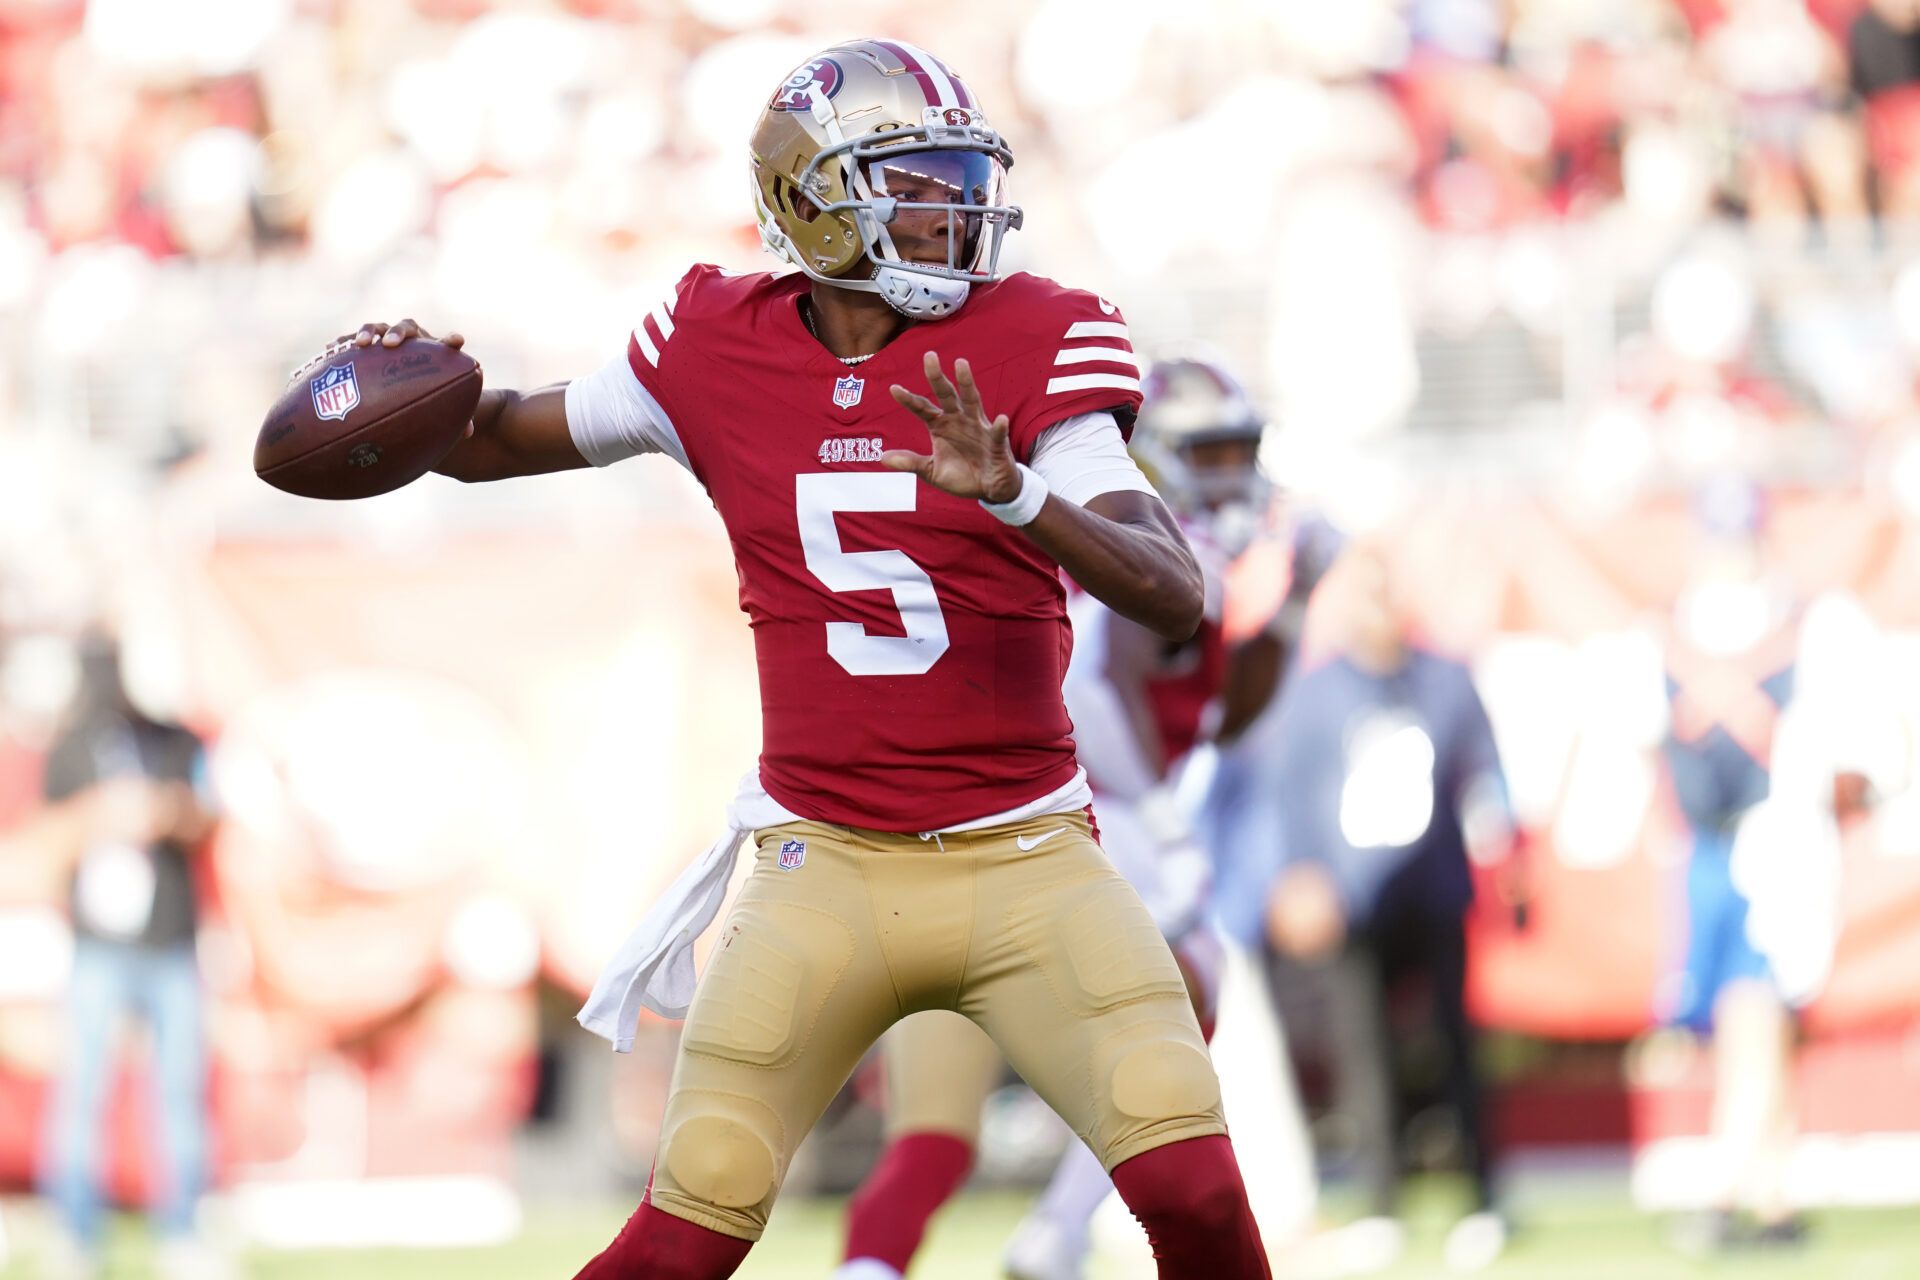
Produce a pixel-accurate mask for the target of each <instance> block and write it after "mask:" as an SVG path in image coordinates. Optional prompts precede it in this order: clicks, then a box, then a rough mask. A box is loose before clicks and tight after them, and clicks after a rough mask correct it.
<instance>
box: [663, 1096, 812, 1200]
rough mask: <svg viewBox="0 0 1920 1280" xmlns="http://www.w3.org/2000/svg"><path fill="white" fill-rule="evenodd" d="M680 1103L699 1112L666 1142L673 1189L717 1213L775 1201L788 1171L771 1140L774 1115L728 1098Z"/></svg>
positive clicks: (667, 1169)
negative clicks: (687, 1104) (719, 1210)
mask: <svg viewBox="0 0 1920 1280" xmlns="http://www.w3.org/2000/svg"><path fill="white" fill-rule="evenodd" d="M679 1101H681V1102H683V1103H684V1102H688V1101H691V1102H693V1103H694V1105H695V1108H697V1109H695V1110H694V1111H693V1114H691V1115H688V1116H686V1117H685V1118H684V1119H682V1120H679V1121H678V1122H677V1123H674V1124H672V1125H671V1127H670V1128H669V1129H668V1130H667V1133H666V1135H665V1136H664V1138H663V1139H662V1141H661V1144H660V1161H659V1162H660V1168H661V1169H662V1170H664V1171H665V1173H666V1174H667V1180H668V1181H669V1183H670V1187H671V1189H673V1190H677V1191H679V1192H680V1193H681V1194H683V1195H685V1196H688V1197H690V1198H692V1199H694V1200H697V1201H699V1202H701V1203H703V1204H707V1205H711V1206H713V1207H714V1208H716V1209H733V1210H740V1209H749V1210H750V1209H752V1208H753V1207H754V1206H756V1205H760V1204H762V1203H764V1202H767V1201H770V1200H772V1198H773V1193H774V1191H775V1190H776V1189H777V1188H778V1187H779V1185H780V1178H781V1176H782V1174H783V1173H784V1172H785V1168H784V1162H783V1161H782V1160H781V1158H780V1157H779V1156H778V1155H777V1154H776V1151H777V1150H778V1148H779V1146H780V1144H779V1143H778V1142H777V1141H775V1140H773V1139H772V1137H771V1135H773V1134H777V1133H778V1132H779V1122H778V1120H777V1119H775V1118H774V1117H773V1115H772V1113H771V1112H766V1113H765V1114H758V1113H760V1112H765V1111H766V1109H765V1108H764V1107H763V1106H761V1105H760V1104H758V1103H755V1102H753V1101H752V1100H751V1099H747V1098H735V1097H733V1096H731V1095H728V1094H708V1095H704V1096H701V1097H699V1098H697V1099H685V1098H683V1099H680V1100H679ZM656 1181H661V1179H659V1178H658V1176H657V1175H656ZM748 1216H753V1215H751V1214H750V1215H748Z"/></svg>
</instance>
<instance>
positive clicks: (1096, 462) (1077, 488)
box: [568, 400, 1154, 507]
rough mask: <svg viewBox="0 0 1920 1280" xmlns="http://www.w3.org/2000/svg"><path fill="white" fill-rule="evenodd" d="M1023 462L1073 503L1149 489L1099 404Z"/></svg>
mask: <svg viewBox="0 0 1920 1280" xmlns="http://www.w3.org/2000/svg"><path fill="white" fill-rule="evenodd" d="M568 407H569V409H571V407H572V402H571V400H569V402H568ZM582 452H585V451H584V450H582ZM589 456H591V455H589ZM1027 465H1028V466H1030V467H1032V468H1033V469H1034V470H1035V471H1037V472H1039V473H1040V478H1041V479H1042V480H1045V481H1046V482H1047V488H1048V489H1049V490H1050V491H1052V492H1054V493H1057V494H1059V495H1060V497H1061V499H1062V500H1063V501H1066V502H1071V503H1073V504H1075V505H1076V506H1082V507H1084V506H1086V505H1087V503H1089V502H1091V501H1093V500H1094V499H1095V498H1097V497H1099V496H1100V495H1101V494H1103V493H1152V492H1153V491H1154V489H1153V485H1152V484H1150V483H1149V482H1148V480H1147V477H1146V476H1145V475H1144V474H1142V473H1141V470H1140V468H1139V467H1138V466H1137V465H1135V463H1134V461H1133V455H1132V454H1130V453H1128V452H1127V442H1126V441H1125V440H1123V439H1121V438H1120V424H1119V423H1117V422H1115V421H1114V420H1113V415H1112V414H1111V413H1108V412H1106V411H1105V410H1104V409H1103V410H1101V411H1099V412H1097V413H1082V414H1078V415H1076V416H1074V417H1071V418H1065V419H1062V420H1061V421H1059V422H1056V423H1055V424H1054V425H1052V426H1050V427H1048V428H1047V429H1046V430H1045V431H1042V432H1041V433H1040V435H1039V438H1038V439H1036V440H1035V441H1034V442H1033V456H1032V457H1031V458H1029V459H1028V460H1027Z"/></svg>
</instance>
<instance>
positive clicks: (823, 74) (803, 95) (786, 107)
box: [767, 58, 846, 111]
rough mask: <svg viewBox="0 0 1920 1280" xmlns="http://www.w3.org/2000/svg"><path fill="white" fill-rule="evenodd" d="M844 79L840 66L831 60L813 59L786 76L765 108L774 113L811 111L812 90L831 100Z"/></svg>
mask: <svg viewBox="0 0 1920 1280" xmlns="http://www.w3.org/2000/svg"><path fill="white" fill-rule="evenodd" d="M845 79H846V77H845V76H844V75H842V74H841V71H840V64H839V63H837V62H835V61H834V60H833V59H832V58H815V59H814V60H813V61H812V62H809V63H807V64H806V65H805V66H802V67H800V68H799V69H798V70H796V71H795V72H794V73H793V74H792V75H790V76H788V77H787V82H786V83H785V84H783V85H781V86H780V87H779V88H778V89H776V90H775V91H774V94H773V101H772V102H769V103H768V104H767V106H769V107H770V108H772V109H773V110H775V111H811V110H813V90H815V89H816V88H817V89H819V90H820V96H821V97H823V98H831V97H832V96H833V95H834V94H836V93H838V92H840V85H841V82H842V81H844V80H845Z"/></svg>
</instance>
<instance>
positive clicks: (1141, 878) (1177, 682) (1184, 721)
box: [837, 354, 1305, 1280]
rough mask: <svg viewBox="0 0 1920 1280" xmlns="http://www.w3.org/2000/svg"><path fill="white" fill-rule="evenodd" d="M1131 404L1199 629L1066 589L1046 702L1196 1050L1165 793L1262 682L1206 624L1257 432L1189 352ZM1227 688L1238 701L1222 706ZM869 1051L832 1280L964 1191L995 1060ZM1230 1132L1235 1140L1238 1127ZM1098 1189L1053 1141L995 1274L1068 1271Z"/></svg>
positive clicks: (1210, 993) (938, 1025)
mask: <svg viewBox="0 0 1920 1280" xmlns="http://www.w3.org/2000/svg"><path fill="white" fill-rule="evenodd" d="M1141 393H1142V396H1143V403H1142V405H1141V409H1140V417H1139V421H1138V422H1137V423H1136V424H1135V426H1134V434H1133V439H1132V442H1131V444H1132V450H1133V453H1134V456H1135V457H1136V458H1137V459H1139V461H1140V463H1141V465H1142V468H1143V469H1144V470H1145V471H1146V472H1147V474H1148V475H1149V476H1150V477H1151V478H1152V479H1153V481H1154V482H1155V487H1156V488H1157V489H1158V491H1159V492H1160V494H1161V496H1162V497H1163V498H1164V499H1165V500H1166V502H1167V503H1168V505H1169V506H1170V507H1171V508H1172V509H1173V511H1174V512H1175V513H1176V514H1177V515H1178V516H1179V517H1180V521H1181V525H1182V528H1183V529H1184V530H1185V531H1186V534H1187V537H1188V540H1189V542H1190V543H1191V544H1192V545H1193V548H1194V553H1195V555H1196V557H1197V558H1198V559H1199V561H1200V564H1201V569H1202V574H1203V576H1204V578H1205V582H1206V610H1205V616H1204V618H1203V620H1202V621H1201V624H1200V629H1199V631H1198V632H1196V633H1195V634H1194V636H1193V637H1192V638H1190V639H1188V640H1185V641H1180V642H1169V641H1168V640H1166V639H1165V638H1163V637H1161V636H1159V635H1156V634H1154V633H1153V632H1152V631H1151V630H1149V629H1148V628H1146V627H1143V626H1141V625H1139V624H1138V623H1135V622H1130V621H1128V620H1127V619H1126V618H1124V617H1121V616H1120V615H1118V614H1117V613H1115V612H1114V611H1113V610H1112V609H1110V608H1109V607H1107V606H1106V605H1104V604H1102V603H1101V602H1100V601H1099V600H1098V599H1096V598H1095V597H1094V596H1092V595H1090V594H1087V593H1085V592H1077V591H1076V592H1075V593H1074V594H1073V596H1072V598H1071V600H1070V603H1069V605H1068V614H1069V617H1070V618H1071V620H1072V623H1073V641H1074V644H1073V656H1072V659H1071V660H1070V662H1069V663H1068V667H1067V673H1066V680H1065V685H1064V694H1065V697H1066V705H1067V711H1068V713H1069V714H1070V715H1071V716H1072V719H1073V725H1074V742H1075V746H1076V749H1077V751H1078V753H1079V758H1080V762H1081V764H1082V765H1083V766H1084V767H1085V768H1086V770H1087V776H1088V781H1089V782H1090V783H1091V785H1092V787H1093V797H1094V803H1093V812H1094V815H1095V818H1096V819H1097V823H1098V836H1099V840H1100V845H1101V848H1102V849H1103V850H1105V852H1106V854H1107V855H1108V857H1109V858H1111V859H1112V861H1113V864H1114V866H1115V867H1116V868H1117V869H1118V870H1119V871H1120V873H1121V874H1122V875H1124V876H1126V878H1127V880H1128V881H1129V882H1130V883H1131V884H1132V885H1133V886H1134V888H1135V889H1136V890H1138V891H1139V894H1140V897H1141V899H1142V900H1143V901H1144V902H1145V903H1146V905H1147V908H1148V910H1149V911H1150V912H1151V913H1152V916H1153V921H1154V924H1155V925H1157V926H1158V927H1159V929H1160V931H1161V932H1162V933H1163V934H1164V935H1165V937H1166V939H1167V942H1168V944H1169V945H1170V946H1171V947H1172V948H1173V953H1174V957H1175V958H1176V959H1177V960H1178V961H1179V964H1180V970H1181V973H1182V975H1183V976H1184V978H1185V979H1186V984H1187V989H1188V991H1189V993H1190V995H1191V998H1192V1001H1193V1007H1194V1012H1195V1014H1196V1016H1197V1017H1198V1018H1199V1020H1200V1025H1201V1028H1202V1030H1203V1032H1204V1033H1205V1034H1206V1035H1207V1036H1208V1038H1209V1039H1211V1037H1212V1032H1213V1023H1214V1014H1215V1005H1216V997H1217V996H1218V994H1219V987H1220V980H1221V970H1222V962H1223V958H1224V957H1223V955H1222V952H1221V943H1220V939H1219V937H1218V935H1217V934H1216V933H1215V931H1214V930H1213V928H1212V927H1211V926H1210V925H1209V924H1208V923H1207V920H1206V907H1207V901H1206V899H1207V882H1208V879H1209V875H1208V864H1207V856H1206V853H1205V851H1204V850H1202V849H1201V848H1200V846H1199V845H1198V843H1197V841H1196V839H1195V837H1194V833H1193V830H1192V827H1191V825H1190V823H1189V821H1188V816H1187V813H1186V808H1185V805H1184V804H1183V802H1182V800H1181V799H1180V797H1179V796H1177V795H1176V793H1175V784H1176V782H1177V779H1178V775H1179V771H1180V768H1181V766H1182V764H1183V763H1184V761H1185V760H1186V758H1187V756H1188V753H1189V752H1190V751H1191V750H1192V749H1193V747H1194V746H1195V745H1196V744H1198V743H1200V742H1202V741H1204V740H1206V739H1208V738H1210V737H1212V736H1214V735H1215V734H1217V733H1220V732H1222V731H1223V730H1224V731H1237V730H1238V728H1240V727H1243V726H1244V725H1245V724H1247V723H1248V722H1249V721H1250V720H1251V719H1252V718H1253V716H1254V715H1255V714H1257V713H1258V711H1259V709H1260V706H1261V705H1263V704H1264V702H1265V701H1266V699H1267V697H1268V696H1269V695H1270V693H1271V691H1272V687H1273V686H1272V683H1271V678H1270V677H1271V673H1272V672H1273V671H1274V670H1275V666H1274V664H1272V663H1271V662H1269V661H1268V655H1267V654H1265V653H1264V652H1262V651H1260V649H1259V648H1258V646H1254V645H1245V646H1242V647H1241V648H1240V649H1239V650H1237V651H1235V652H1233V653H1230V652H1229V650H1228V646H1227V642H1226V636H1225V631H1224V627H1223V621H1224V613H1225V600H1224V594H1223V593H1224V584H1225V574H1226V568H1227V564H1228V562H1229V561H1230V560H1231V559H1232V558H1233V557H1234V556H1235V555H1237V554H1238V553H1239V552H1240V551H1242V550H1243V549H1244V548H1245V547H1246V545H1247V544H1248V543H1249V542H1250V541H1251V540H1252V538H1253V537H1254V535H1255V534H1256V533H1257V532H1258V531H1259V527H1260V524H1261V522H1262V520H1263V519H1264V516H1265V513H1266V510H1267V507H1268V505H1269V500H1270V496H1271V492H1270V486H1269V485H1268V484H1267V481H1266V479H1265V477H1264V476H1263V475H1262V474H1261V473H1260V470H1259V446H1260V437H1261V434H1262V432H1263V431H1264V430H1265V421H1264V419H1263V418H1262V417H1261V415H1260V414H1259V412H1258V411H1257V410H1256V409H1255V408H1254V406H1253V404H1252V402H1251V401H1250V400H1249V399H1248V397H1247V395H1246V393H1245V391H1244V390H1243V389H1242V388H1241V386H1240V385H1239V383H1238V381H1237V380H1236V379H1234V378H1233V376H1232V375H1231V374H1230V373H1228V372H1227V371H1226V370H1225V369H1224V368H1223V367H1222V366H1221V365H1220V364H1219V363H1218V362H1217V361H1216V360H1213V359H1210V358H1207V357H1205V356H1200V355H1197V354H1196V355H1191V356H1183V357H1180V358H1174V359H1167V360H1162V361H1159V362H1157V363H1156V364H1154V365H1153V367H1152V368H1151V369H1150V370H1149V372H1148V374H1147V376H1146V378H1145V379H1144V380H1143V383H1142V387H1141ZM1250 664H1252V665H1251V667H1250ZM1262 671H1265V672H1267V673H1268V675H1267V676H1266V677H1263V676H1262V674H1261V672H1262ZM1229 690H1231V691H1232V693H1233V694H1235V695H1237V697H1238V701H1232V702H1229V701H1225V700H1223V695H1225V694H1227V693H1228V691H1229ZM882 1047H883V1050H884V1053H885V1061H886V1082H887V1083H886V1090H887V1093H886V1097H887V1133H888V1142H887V1147H886V1149H885V1150H884V1151H883V1152H882V1154H881V1156H880V1158H879V1159H878V1160H877V1161H876V1163H875V1165H874V1168H873V1170H872V1172H871V1173H870V1174H869V1175H868V1177H867V1179H866V1181H865V1182H864V1183H862V1185H861V1187H860V1189H859V1190H858V1191H857V1192H856V1193H855V1195H854V1197H853V1199H852V1201H851V1203H850V1204H849V1206H848V1214H847V1236H846V1249H845V1262H844V1263H843V1265H842V1266H841V1268H840V1270H839V1271H838V1273H837V1275H838V1276H839V1277H841V1278H842V1280H897V1278H898V1277H899V1276H901V1275H902V1274H903V1273H905V1272H906V1271H907V1269H908V1266H909V1264H910V1262H911V1261H912V1258H913V1256H914V1253H915V1252H916V1251H917V1250H918V1248H919V1246H920V1243H921V1240H922V1239H923V1237H924V1234H925V1231H926V1227H927V1223H928V1222H929V1220H930V1219H931V1218H932V1216H933V1215H934V1213H936V1212H937V1211H938V1210H939V1209H940V1208H941V1206H943V1205H944V1204H945V1203H946V1202H947V1200H948V1199H950V1198H951V1197H952V1196H953V1195H954V1194H955V1193H956V1192H957V1191H958V1190H959V1189H960V1187H961V1184H962V1183H964V1182H965V1180H966V1177H967V1173H968V1171H969V1170H970V1169H971V1167H972V1164H973V1160H974V1154H975V1148H976V1147H977V1145H978V1140H979V1126H980V1113H981V1107H982V1105H983V1104H984V1103H985V1101H986V1098H987V1095H988V1094H989V1093H990V1092H991V1091H992V1089H993V1088H994V1086H995V1085H996V1084H997V1083H998V1082H999V1078H1000V1074H1001V1070H1002V1065H1003V1062H1004V1059H1003V1057H1002V1056H1001V1054H1000V1052H999V1050H998V1049H996V1048H995V1046H994V1044H993V1041H992V1040H990V1039H988V1038H987V1036H986V1035H985V1034H984V1033H983V1032H981V1031H980V1029H979V1028H978V1027H976V1026H974V1025H973V1024H972V1023H970V1022H969V1021H967V1019H965V1018H963V1017H960V1016H958V1015H956V1014H952V1013H948V1012H945V1011H933V1012H928V1013H922V1014H916V1015H915V1016H913V1017H911V1018H909V1019H907V1020H906V1021H904V1022H902V1023H900V1024H899V1025H898V1026H896V1027H895V1028H894V1029H893V1030H892V1031H891V1032H889V1033H888V1035H887V1037H886V1039H885V1040H884V1041H883V1042H882ZM1227 1102H1228V1106H1229V1108H1231V1104H1232V1099H1231V1098H1229V1099H1228V1100H1227ZM1294 1127H1295V1129H1296V1131H1297V1130H1298V1128H1299V1125H1298V1120H1297V1116H1296V1118H1295V1126H1294ZM1234 1131H1235V1133H1236V1134H1237V1135H1238V1136H1239V1138H1240V1140H1241V1142H1242V1144H1243V1145H1244V1143H1245V1142H1246V1140H1247V1138H1248V1133H1247V1131H1246V1130H1245V1129H1244V1128H1242V1127H1239V1126H1238V1125H1236V1128H1235V1130H1234ZM1086 1136H1087V1135H1084V1134H1081V1135H1079V1137H1081V1138H1082V1139H1084V1138H1085V1137H1086ZM1293 1137H1294V1146H1295V1148H1296V1149H1298V1150H1300V1151H1302V1152H1304V1150H1305V1144H1304V1142H1303V1141H1301V1140H1300V1137H1299V1134H1298V1133H1297V1132H1296V1133H1295V1135H1293ZM1249 1190H1250V1194H1252V1193H1253V1188H1252V1187H1251V1186H1250V1188H1249ZM1112 1191H1113V1181H1112V1179H1111V1178H1109V1177H1108V1176H1107V1173H1106V1170H1105V1169H1104V1168H1102V1167H1101V1163H1100V1160H1099V1159H1098V1157H1096V1156H1095V1155H1094V1153H1093V1152H1092V1150H1091V1149H1089V1148H1088V1146H1087V1145H1086V1143H1085V1142H1084V1141H1076V1142H1074V1143H1071V1144H1070V1145H1069V1146H1068V1149H1067V1150H1066V1152H1065V1153H1064V1154H1063V1155H1062V1156H1061V1159H1060V1162H1059V1165H1058V1166H1057V1168H1056V1170H1055V1172H1054V1175H1053V1178H1052V1181H1051V1182H1050V1183H1049V1185H1048V1187H1047V1189H1046V1192H1045V1194H1044V1195H1043V1196H1042V1198H1041V1200H1040V1202H1039V1203H1038V1205H1036V1206H1035V1208H1034V1210H1033V1211H1032V1212H1031V1213H1030V1214H1028V1216H1027V1217H1026V1219H1025V1220H1024V1221H1023V1222H1022V1223H1021V1224H1020V1226H1019V1228H1018V1229H1017V1231H1016V1233H1015V1235H1014V1238H1013V1240H1012V1241H1011V1242H1010V1244H1009V1246H1008V1249H1007V1254H1006V1269H1007V1273H1008V1275H1010V1276H1013V1277H1016V1278H1017V1280H1072V1278H1074V1277H1078V1276H1080V1275H1081V1274H1082V1271H1083V1268H1084V1263H1085V1258H1086V1254H1087V1252H1088V1228H1089V1225H1090V1223H1091V1221H1092V1218H1093V1215H1094V1211H1095V1210H1096V1209H1097V1208H1098V1207H1099V1206H1100V1204H1101V1203H1102V1202H1103V1201H1104V1200H1105V1199H1106V1198H1107V1196H1108V1195H1110V1194H1111V1193H1112ZM1262 1225H1263V1227H1264V1226H1265V1224H1264V1223H1263V1224H1262ZM1269 1243H1270V1244H1271V1241H1270V1242H1269Z"/></svg>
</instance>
